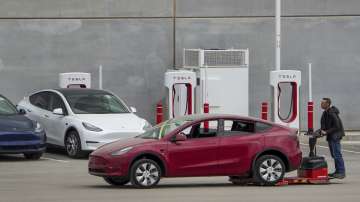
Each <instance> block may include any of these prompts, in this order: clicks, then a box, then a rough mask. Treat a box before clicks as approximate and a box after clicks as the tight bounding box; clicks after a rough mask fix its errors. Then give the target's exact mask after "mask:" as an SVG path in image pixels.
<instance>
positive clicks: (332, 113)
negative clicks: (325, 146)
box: [321, 106, 345, 141]
mask: <svg viewBox="0 0 360 202" xmlns="http://www.w3.org/2000/svg"><path fill="white" fill-rule="evenodd" d="M339 114H340V111H339V110H338V108H336V107H335V106H332V107H330V108H329V109H328V110H325V111H324V112H323V114H322V116H321V130H324V131H326V140H327V141H330V140H340V139H341V138H342V137H343V136H345V132H344V127H343V124H342V121H341V119H340V117H339Z"/></svg>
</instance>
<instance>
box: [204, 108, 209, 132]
mask: <svg viewBox="0 0 360 202" xmlns="http://www.w3.org/2000/svg"><path fill="white" fill-rule="evenodd" d="M209 111H210V106H209V103H204V114H208V113H209ZM204 129H205V132H208V131H209V121H205V122H204Z"/></svg>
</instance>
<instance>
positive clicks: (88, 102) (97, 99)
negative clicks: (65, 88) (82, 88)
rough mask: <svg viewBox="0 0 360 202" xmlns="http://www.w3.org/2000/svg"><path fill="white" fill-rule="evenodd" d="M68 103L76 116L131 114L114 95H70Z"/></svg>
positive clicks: (67, 97) (66, 96)
mask: <svg viewBox="0 0 360 202" xmlns="http://www.w3.org/2000/svg"><path fill="white" fill-rule="evenodd" d="M65 98H66V100H67V102H68V103H69V105H70V107H71V109H72V110H73V112H74V113H75V114H119V113H129V110H128V108H127V107H126V105H125V104H124V103H122V102H121V101H120V100H119V99H118V98H117V97H115V96H114V95H112V94H108V93H104V94H100V93H98V94H91V93H89V94H69V95H65Z"/></svg>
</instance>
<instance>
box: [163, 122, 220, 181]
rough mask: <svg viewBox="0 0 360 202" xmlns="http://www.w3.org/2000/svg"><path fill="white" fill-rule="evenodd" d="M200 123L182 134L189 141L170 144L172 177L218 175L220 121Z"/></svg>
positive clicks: (169, 155)
mask: <svg viewBox="0 0 360 202" xmlns="http://www.w3.org/2000/svg"><path fill="white" fill-rule="evenodd" d="M205 123H206V122H205V121H203V122H198V123H195V124H193V125H191V126H190V127H187V128H186V129H184V130H183V131H182V132H183V133H184V134H185V135H186V136H187V140H185V141H181V142H169V144H168V158H169V162H170V165H169V166H170V172H169V175H171V176H178V177H179V176H208V175H216V169H217V150H218V146H219V137H218V130H219V127H218V125H219V124H218V120H210V121H208V123H209V125H210V126H209V128H208V129H206V128H205V127H204V124H205Z"/></svg>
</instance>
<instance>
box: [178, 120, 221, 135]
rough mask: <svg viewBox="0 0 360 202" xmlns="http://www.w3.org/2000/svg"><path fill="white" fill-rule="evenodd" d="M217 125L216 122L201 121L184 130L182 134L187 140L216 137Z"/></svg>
mask: <svg viewBox="0 0 360 202" xmlns="http://www.w3.org/2000/svg"><path fill="white" fill-rule="evenodd" d="M218 125H219V124H218V121H217V120H210V121H202V122H200V123H197V124H195V125H192V126H189V127H187V128H185V129H184V130H182V132H183V133H184V134H185V135H186V137H187V139H197V138H209V137H216V136H217V135H218V128H219V127H218Z"/></svg>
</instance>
